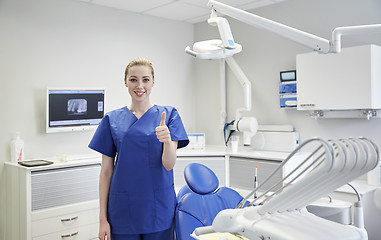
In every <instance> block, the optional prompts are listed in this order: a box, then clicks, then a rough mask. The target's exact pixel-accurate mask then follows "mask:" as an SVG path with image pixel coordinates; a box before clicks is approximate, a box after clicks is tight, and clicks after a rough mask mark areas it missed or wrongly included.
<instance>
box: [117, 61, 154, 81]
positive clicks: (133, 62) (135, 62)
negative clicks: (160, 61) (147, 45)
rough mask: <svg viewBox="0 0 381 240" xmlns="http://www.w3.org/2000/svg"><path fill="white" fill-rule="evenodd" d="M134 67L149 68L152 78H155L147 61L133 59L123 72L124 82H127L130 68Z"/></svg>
mask: <svg viewBox="0 0 381 240" xmlns="http://www.w3.org/2000/svg"><path fill="white" fill-rule="evenodd" d="M134 66H146V67H149V68H150V69H151V74H152V78H155V74H154V70H153V66H152V63H151V62H150V61H149V60H147V59H145V58H135V59H134V60H132V61H131V62H130V63H129V64H128V65H127V67H126V70H125V71H124V80H125V81H126V80H127V74H128V71H129V70H130V68H132V67H134Z"/></svg>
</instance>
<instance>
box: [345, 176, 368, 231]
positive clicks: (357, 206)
mask: <svg viewBox="0 0 381 240" xmlns="http://www.w3.org/2000/svg"><path fill="white" fill-rule="evenodd" d="M347 185H348V186H350V187H351V188H352V189H353V190H354V191H355V193H356V196H357V202H355V203H354V204H353V225H354V226H355V227H358V228H360V229H363V228H364V209H363V206H362V201H361V197H360V194H359V193H358V191H357V190H356V188H355V187H353V186H352V185H351V184H349V183H347Z"/></svg>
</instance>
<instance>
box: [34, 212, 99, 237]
mask: <svg viewBox="0 0 381 240" xmlns="http://www.w3.org/2000/svg"><path fill="white" fill-rule="evenodd" d="M98 214H99V210H98V209H90V210H86V211H79V212H72V213H67V214H62V215H57V216H54V217H49V218H44V219H39V220H34V221H32V236H33V237H37V236H41V235H46V234H49V233H55V232H60V231H65V232H70V231H69V230H70V229H73V228H78V227H81V226H83V225H87V224H93V223H95V224H96V225H98V216H99V215H98ZM63 239H65V238H63ZM66 239H71V238H68V237H67V238H66ZM73 239H76V238H73Z"/></svg>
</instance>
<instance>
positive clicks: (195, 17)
mask: <svg viewBox="0 0 381 240" xmlns="http://www.w3.org/2000/svg"><path fill="white" fill-rule="evenodd" d="M79 1H82V2H87V3H90V4H96V5H101V6H105V7H111V8H116V9H121V10H125V11H129V12H134V13H139V14H144V15H150V16H156V17H161V18H166V19H171V20H177V21H185V22H189V23H197V22H201V21H204V20H206V19H208V17H209V14H210V8H209V6H208V0H79ZM283 1H285V0H220V1H219V2H222V3H225V4H227V5H230V6H233V7H237V8H240V9H242V10H249V9H254V8H259V7H263V6H267V5H271V4H275V3H278V2H283Z"/></svg>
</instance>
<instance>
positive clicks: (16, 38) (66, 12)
mask: <svg viewBox="0 0 381 240" xmlns="http://www.w3.org/2000/svg"><path fill="white" fill-rule="evenodd" d="M0 33H1V40H0V81H1V94H0V112H1V116H2V120H1V125H0V129H1V131H0V132H1V134H0V177H1V178H0V179H1V181H0V183H1V184H4V181H3V180H4V179H3V176H4V174H3V173H2V172H3V169H4V168H3V163H4V162H5V161H7V160H8V159H9V158H10V152H9V141H10V139H11V138H12V135H13V134H14V132H16V131H20V132H21V134H22V137H23V139H24V140H25V152H26V154H25V157H26V158H41V157H49V156H58V155H61V154H67V155H76V154H88V153H91V151H90V150H88V148H87V145H88V143H89V141H90V139H91V136H92V134H93V132H80V133H54V134H46V133H45V99H46V96H45V92H46V88H47V87H48V86H53V87H57V86H62V87H96V86H101V87H106V89H107V98H106V110H112V109H115V108H118V107H122V106H125V105H127V104H129V97H128V93H127V90H126V88H125V87H124V85H123V77H124V76H123V75H124V68H125V65H126V64H127V63H128V62H129V61H130V60H132V59H133V58H135V57H147V58H148V59H150V60H151V61H152V62H153V64H154V67H155V80H156V82H155V87H154V91H153V93H152V100H153V102H154V103H156V104H162V105H173V106H176V107H177V108H178V110H179V112H180V114H181V116H182V118H183V121H184V124H185V126H186V128H187V130H188V131H194V122H195V118H194V115H195V114H194V113H195V106H194V103H193V101H189V99H191V98H192V97H193V94H194V91H193V85H194V84H193V80H194V79H193V78H192V72H191V70H192V69H193V61H194V60H193V59H192V58H190V57H189V56H187V55H186V54H184V47H185V46H186V45H189V44H191V43H192V42H193V25H192V24H188V23H181V22H176V21H170V20H164V19H160V18H154V17H147V16H141V15H137V14H133V13H128V12H125V11H120V10H115V9H111V8H105V7H100V6H96V5H91V4H86V3H83V2H81V1H78V0H1V1H0ZM0 189H1V190H3V189H4V186H3V185H1V186H0ZM4 199H5V197H4V193H3V191H0V212H2V213H3V212H4V209H2V207H3V206H4V204H3V202H4ZM4 221H5V218H4V214H0V226H1V227H0V239H2V238H3V235H2V234H3V233H4V232H5V229H3V224H2V223H3V222H4Z"/></svg>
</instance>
